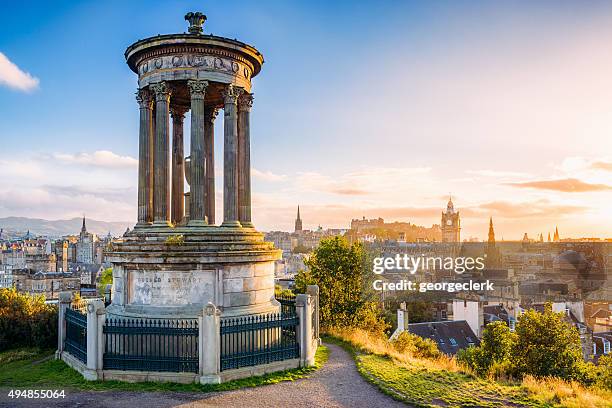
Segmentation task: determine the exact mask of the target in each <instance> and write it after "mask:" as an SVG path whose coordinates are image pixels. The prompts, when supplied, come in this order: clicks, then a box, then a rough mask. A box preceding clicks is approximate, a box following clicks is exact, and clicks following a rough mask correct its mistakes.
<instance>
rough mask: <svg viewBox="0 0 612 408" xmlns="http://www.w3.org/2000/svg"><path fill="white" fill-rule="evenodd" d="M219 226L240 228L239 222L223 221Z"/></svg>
mask: <svg viewBox="0 0 612 408" xmlns="http://www.w3.org/2000/svg"><path fill="white" fill-rule="evenodd" d="M221 226H222V227H226V228H241V227H242V224H240V221H223V223H222V224H221Z"/></svg>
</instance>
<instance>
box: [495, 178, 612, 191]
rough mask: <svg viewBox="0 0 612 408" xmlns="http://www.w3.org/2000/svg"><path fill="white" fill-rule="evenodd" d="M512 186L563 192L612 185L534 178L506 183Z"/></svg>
mask: <svg viewBox="0 0 612 408" xmlns="http://www.w3.org/2000/svg"><path fill="white" fill-rule="evenodd" d="M506 185H509V186H513V187H523V188H535V189H540V190H554V191H562V192H564V193H584V192H589V191H606V190H612V186H609V185H606V184H591V183H586V182H584V181H580V180H578V179H574V178H567V179H558V180H536V181H525V182H520V183H506Z"/></svg>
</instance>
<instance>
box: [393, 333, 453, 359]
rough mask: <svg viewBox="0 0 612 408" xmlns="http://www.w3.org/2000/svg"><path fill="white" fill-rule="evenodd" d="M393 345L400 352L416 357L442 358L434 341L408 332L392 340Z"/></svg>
mask: <svg viewBox="0 0 612 408" xmlns="http://www.w3.org/2000/svg"><path fill="white" fill-rule="evenodd" d="M391 344H392V345H393V347H394V348H395V349H396V350H397V351H398V352H400V353H409V354H412V355H413V356H414V357H420V358H438V357H440V356H442V353H441V352H440V350H438V345H437V344H436V343H435V342H434V341H433V340H431V339H424V338H422V337H420V336H417V335H416V334H412V333H409V332H406V331H405V332H402V333H401V334H400V335H399V336H397V338H396V339H394V340H392V341H391Z"/></svg>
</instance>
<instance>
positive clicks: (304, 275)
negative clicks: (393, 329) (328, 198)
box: [295, 237, 390, 333]
mask: <svg viewBox="0 0 612 408" xmlns="http://www.w3.org/2000/svg"><path fill="white" fill-rule="evenodd" d="M369 265H370V263H369V261H368V256H367V254H366V252H365V250H364V248H363V245H362V244H361V243H359V242H356V243H353V244H349V242H348V241H347V240H346V239H345V238H344V237H331V238H327V239H323V240H321V242H320V243H319V246H318V247H317V248H316V249H315V250H314V251H313V252H312V255H311V256H310V258H308V259H307V260H306V266H307V267H308V270H307V271H300V272H299V273H298V274H297V276H296V278H295V288H296V291H297V292H299V293H304V292H305V291H306V286H307V285H318V286H319V306H320V309H319V318H320V321H321V326H323V327H329V328H360V329H364V330H370V331H376V332H380V333H383V332H384V331H386V330H388V328H389V327H390V325H389V324H388V323H387V322H386V321H385V320H384V317H383V312H382V308H381V305H380V303H379V302H376V301H374V299H373V298H372V289H371V285H370V284H369V279H370V278H371V275H372V271H371V268H370V266H369Z"/></svg>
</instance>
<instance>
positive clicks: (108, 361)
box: [103, 318, 199, 373]
mask: <svg viewBox="0 0 612 408" xmlns="http://www.w3.org/2000/svg"><path fill="white" fill-rule="evenodd" d="M198 330H199V329H198V321H197V320H195V319H181V320H179V319H118V318H115V319H112V318H111V319H106V324H105V325H104V329H103V333H104V338H105V346H104V369H105V370H137V371H169V372H191V373H197V372H198V358H199V356H198Z"/></svg>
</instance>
